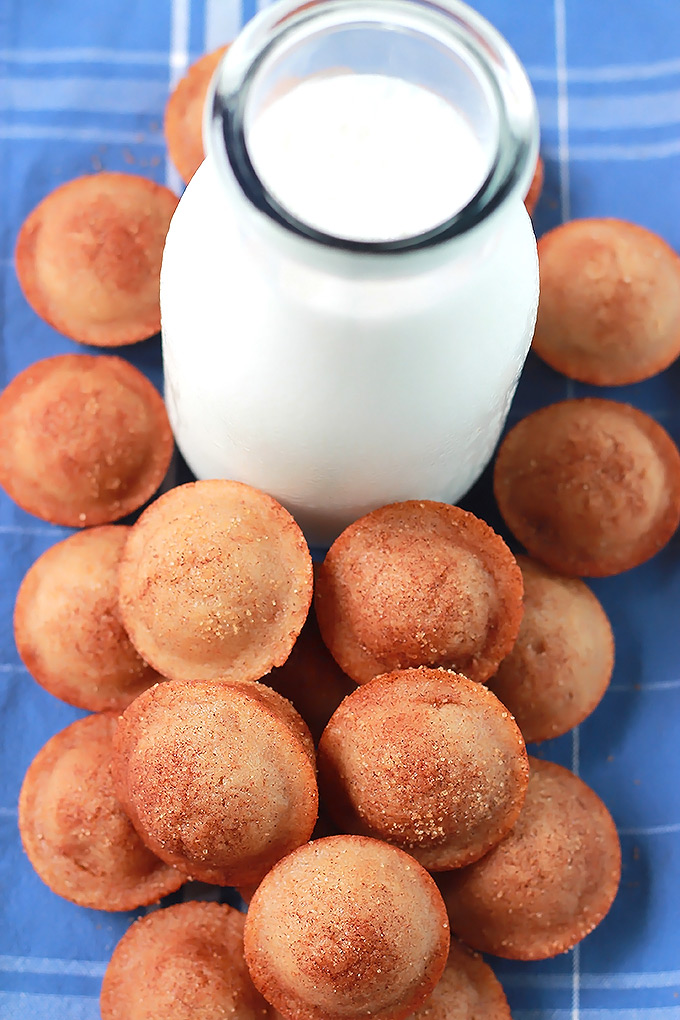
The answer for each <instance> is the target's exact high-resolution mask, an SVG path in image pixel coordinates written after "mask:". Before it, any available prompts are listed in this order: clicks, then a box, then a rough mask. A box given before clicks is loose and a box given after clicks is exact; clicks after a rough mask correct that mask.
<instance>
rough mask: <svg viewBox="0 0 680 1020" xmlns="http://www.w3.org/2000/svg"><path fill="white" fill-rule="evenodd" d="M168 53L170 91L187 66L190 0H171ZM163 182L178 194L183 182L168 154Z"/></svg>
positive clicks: (184, 72)
mask: <svg viewBox="0 0 680 1020" xmlns="http://www.w3.org/2000/svg"><path fill="white" fill-rule="evenodd" d="M170 11H171V17H170V54H169V78H168V89H169V92H172V91H173V89H174V88H175V86H176V85H177V82H178V81H179V80H180V78H182V77H183V76H184V75H185V74H186V72H187V68H188V66H189V28H190V19H191V2H190V0H172V5H171V8H170ZM165 183H166V184H167V186H168V187H169V188H172V190H173V191H176V192H177V193H178V194H179V193H180V192H181V191H182V188H183V187H184V182H183V181H182V178H181V177H180V175H179V174H178V172H177V170H176V169H175V167H174V166H173V164H172V160H171V159H170V157H169V156H167V157H166V160H165Z"/></svg>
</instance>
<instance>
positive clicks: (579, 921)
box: [441, 758, 621, 960]
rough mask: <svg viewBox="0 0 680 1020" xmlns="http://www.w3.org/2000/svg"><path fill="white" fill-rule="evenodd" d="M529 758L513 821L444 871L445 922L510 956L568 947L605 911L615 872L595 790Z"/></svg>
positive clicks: (613, 846) (536, 956)
mask: <svg viewBox="0 0 680 1020" xmlns="http://www.w3.org/2000/svg"><path fill="white" fill-rule="evenodd" d="M529 761H530V764H531V775H530V778H529V788H528V790H527V796H526V800H525V802H524V807H523V809H522V812H521V814H520V816H519V819H518V821H517V823H516V825H515V827H514V829H513V830H512V831H511V832H510V834H509V835H508V836H506V837H505V839H504V840H503V841H502V842H501V843H499V844H498V846H496V847H494V849H493V850H492V851H491V852H490V853H488V854H487V855H486V857H483V858H482V859H481V860H480V861H476V862H475V863H474V864H471V865H470V866H469V867H467V868H461V869H460V870H458V871H450V872H449V873H448V874H447V875H446V876H443V877H442V879H441V889H442V892H443V895H444V899H445V902H446V906H447V910H448V912H449V919H450V921H451V930H452V931H454V932H455V933H456V935H458V936H459V937H460V938H461V939H463V941H464V942H466V943H467V944H468V945H469V946H472V947H473V948H475V949H478V950H480V951H481V952H484V953H493V954H494V955H495V956H504V957H507V958H508V959H513V960H543V959H546V958H547V957H550V956H556V955H557V954H558V953H563V952H565V950H567V949H571V947H572V946H574V945H576V943H577V942H580V941H581V939H583V938H585V936H586V935H588V934H589V933H590V932H591V931H592V930H593V928H595V927H596V926H597V925H598V924H599V923H600V921H601V920H602V918H603V917H604V916H605V914H606V913H607V911H608V910H609V908H610V906H611V905H612V902H613V900H614V897H615V896H616V893H617V890H618V887H619V879H620V876H621V848H620V846H619V838H618V834H617V832H616V826H615V825H614V822H613V820H612V817H611V815H610V814H609V812H608V811H607V808H606V807H605V806H604V804H603V803H602V801H601V800H600V798H599V797H598V796H597V794H596V793H594V792H593V790H591V789H590V787H589V786H586V784H585V783H584V782H583V780H581V779H579V778H578V776H575V775H574V774H573V773H572V772H569V770H568V769H564V768H562V767H561V766H560V765H554V764H553V763H552V762H548V761H540V760H539V759H537V758H530V759H529Z"/></svg>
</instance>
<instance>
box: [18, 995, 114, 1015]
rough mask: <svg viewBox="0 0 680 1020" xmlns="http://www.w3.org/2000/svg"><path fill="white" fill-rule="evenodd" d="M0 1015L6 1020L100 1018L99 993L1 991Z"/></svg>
mask: <svg viewBox="0 0 680 1020" xmlns="http://www.w3.org/2000/svg"><path fill="white" fill-rule="evenodd" d="M0 1017H6V1018H7V1020H57V1017H58V1018H59V1020H100V1013H99V996H96V995H40V994H37V993H35V992H0Z"/></svg>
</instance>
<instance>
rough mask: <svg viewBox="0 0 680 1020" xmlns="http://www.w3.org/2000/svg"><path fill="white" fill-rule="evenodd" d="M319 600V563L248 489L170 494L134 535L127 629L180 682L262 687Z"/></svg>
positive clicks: (199, 485)
mask: <svg viewBox="0 0 680 1020" xmlns="http://www.w3.org/2000/svg"><path fill="white" fill-rule="evenodd" d="M311 598H312V560H311V556H310V554H309V549H308V547H307V543H306V542H305V540H304V537H303V535H302V532H301V531H300V528H299V527H298V525H297V524H296V523H295V521H294V520H293V518H292V517H291V516H290V514H289V513H288V511H287V510H284V509H283V507H282V506H281V505H280V504H279V503H277V502H276V500H275V499H272V497H271V496H267V495H266V494H265V493H263V492H260V491H259V490H258V489H253V488H251V486H249V485H244V484H242V483H241V482H232V481H226V480H222V479H215V480H209V481H202V482H191V483H189V484H187V485H180V486H179V487H178V488H176V489H171V490H170V491H169V492H167V493H165V495H163V496H161V497H160V498H159V499H157V500H156V501H155V503H153V504H152V505H151V506H150V507H148V509H147V510H146V511H145V512H144V513H143V514H142V515H141V517H140V518H139V520H138V521H137V523H136V524H135V525H134V527H133V528H132V531H131V533H130V536H129V538H128V541H127V545H126V548H125V551H124V553H123V559H122V562H121V569H120V606H121V614H122V618H123V623H124V625H125V628H126V630H127V632H128V634H129V635H130V639H131V641H132V643H133V644H134V646H135V647H136V649H137V651H138V652H139V653H140V655H141V656H142V657H143V658H144V659H145V660H146V661H147V662H150V663H151V665H152V666H154V668H155V669H157V670H158V672H159V673H161V674H162V675H163V676H168V677H170V678H171V679H174V680H186V679H191V680H194V679H195V680H210V679H225V680H228V679H237V680H259V679H260V677H262V676H264V675H265V674H266V673H268V672H269V670H270V669H271V668H272V666H280V665H282V664H283V663H284V662H285V660H286V659H287V658H288V655H289V654H290V650H291V648H292V647H293V644H294V643H295V639H296V637H297V636H298V634H299V633H300V630H301V629H302V625H303V623H304V622H305V619H306V617H307V613H308V611H309V605H310V602H311Z"/></svg>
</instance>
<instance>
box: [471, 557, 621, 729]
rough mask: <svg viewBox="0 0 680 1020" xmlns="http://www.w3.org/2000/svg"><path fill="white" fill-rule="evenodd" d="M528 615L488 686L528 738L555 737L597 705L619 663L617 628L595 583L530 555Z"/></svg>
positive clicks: (525, 569)
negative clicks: (594, 588) (597, 594)
mask: <svg viewBox="0 0 680 1020" xmlns="http://www.w3.org/2000/svg"><path fill="white" fill-rule="evenodd" d="M517 562H518V563H519V565H520V567H521V570H522V576H523V578H524V617H523V619H522V626H521V627H520V630H519V637H518V638H517V642H516V644H515V647H514V648H513V650H512V651H511V652H510V654H509V655H508V656H506V657H505V659H503V661H502V662H501V664H500V666H499V667H498V672H497V673H496V676H495V677H493V678H492V679H491V680H489V683H488V686H489V688H490V689H491V690H492V691H493V692H494V694H496V695H497V696H498V697H499V698H500V700H501V701H502V702H503V704H504V705H505V706H506V707H507V708H508V709H509V710H510V711H511V712H512V714H513V715H514V717H515V720H516V721H517V724H518V726H519V728H520V729H521V731H522V734H523V735H524V739H525V740H526V741H541V740H549V739H550V738H551V737H559V736H561V735H562V734H563V733H567V732H568V731H569V730H571V729H573V727H574V726H578V725H579V723H581V722H583V720H584V719H585V718H587V716H589V715H590V714H591V712H594V711H595V709H596V708H597V706H598V705H599V703H600V701H601V700H602V697H603V696H604V692H605V691H606V689H607V687H608V685H609V681H610V680H611V675H612V670H613V668H614V635H613V634H612V629H611V625H610V623H609V620H608V619H607V615H606V613H605V611H604V609H603V608H602V606H601V605H600V603H599V602H598V600H597V599H596V597H595V596H594V595H593V593H592V592H591V590H590V588H588V586H587V585H585V584H584V583H583V581H579V580H577V579H576V578H567V577H560V575H559V574H554V573H553V572H552V570H548V568H547V567H543V566H541V564H540V563H535V562H534V561H533V560H530V559H527V558H526V557H524V556H519V557H518V559H517Z"/></svg>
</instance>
